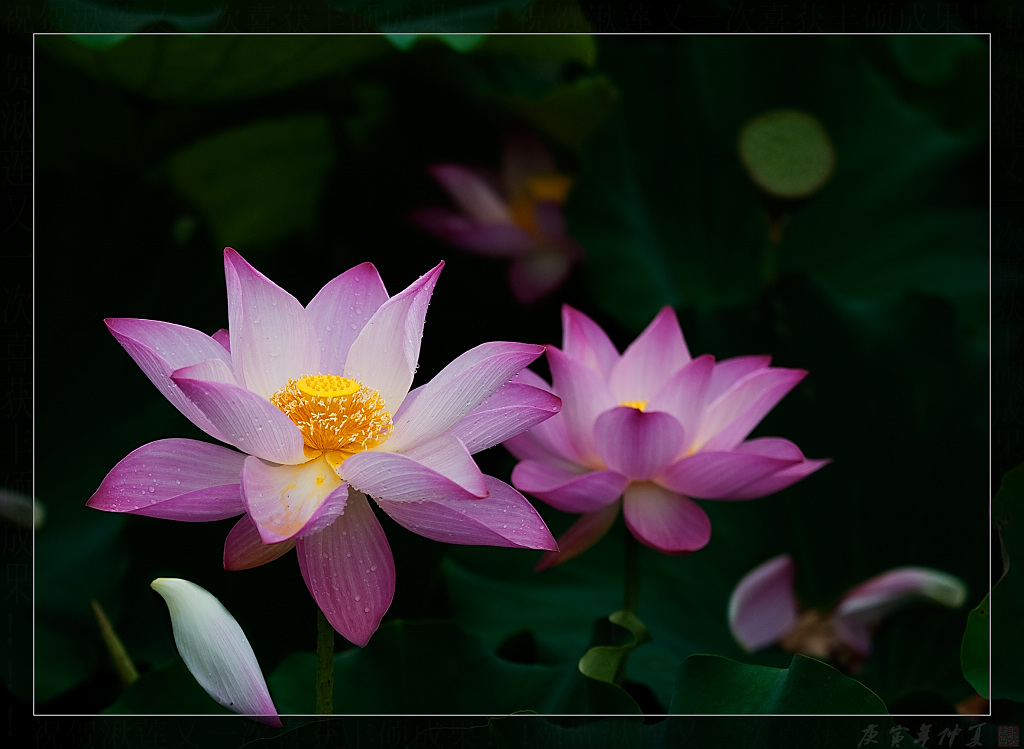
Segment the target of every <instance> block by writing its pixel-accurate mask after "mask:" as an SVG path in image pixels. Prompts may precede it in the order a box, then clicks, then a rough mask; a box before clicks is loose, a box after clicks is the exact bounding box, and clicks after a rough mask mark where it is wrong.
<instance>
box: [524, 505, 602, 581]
mask: <svg viewBox="0 0 1024 749" xmlns="http://www.w3.org/2000/svg"><path fill="white" fill-rule="evenodd" d="M618 515H619V503H618V502H612V503H611V504H610V505H605V506H604V507H602V508H601V509H600V510H595V511H594V512H588V513H585V514H583V515H581V516H580V519H579V520H577V521H576V522H575V523H573V524H572V525H571V526H569V530H567V531H566V532H565V533H563V534H562V536H561V537H560V538H559V539H558V551H549V552H547V553H546V554H544V556H542V557H541V558H540V561H539V562H538V563H537V566H536V568H535V569H536V570H537V571H538V572H540V571H541V570H546V569H548V568H549V567H554V566H556V565H559V564H562V563H564V562H568V561H569V560H570V559H573V558H574V557H577V556H579V555H580V554H582V553H583V552H585V551H586V550H587V549H589V548H590V547H591V546H593V545H594V544H596V543H597V542H598V541H600V540H601V539H602V538H603V537H604V534H605V533H607V532H608V529H609V528H611V527H612V524H613V523H614V522H615V518H617V517H618Z"/></svg>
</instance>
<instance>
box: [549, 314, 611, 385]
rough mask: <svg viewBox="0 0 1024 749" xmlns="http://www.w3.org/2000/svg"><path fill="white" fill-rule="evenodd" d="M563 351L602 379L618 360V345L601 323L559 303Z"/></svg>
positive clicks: (607, 375) (608, 373)
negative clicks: (613, 341)
mask: <svg viewBox="0 0 1024 749" xmlns="http://www.w3.org/2000/svg"><path fill="white" fill-rule="evenodd" d="M562 351H564V352H565V355H566V356H569V357H571V358H573V359H576V360H577V361H580V362H583V364H585V365H587V366H588V367H590V368H591V369H593V370H594V371H595V372H597V373H598V374H600V375H601V376H602V377H604V378H605V379H607V378H608V377H609V376H611V372H612V368H613V367H614V366H615V362H617V361H618V360H619V352H618V349H616V348H615V344H614V343H612V341H611V339H610V338H609V337H608V334H607V333H605V332H604V330H602V329H601V326H600V325H598V324H597V323H596V322H594V321H593V320H591V319H590V318H589V317H587V316H586V315H584V314H583V313H582V312H580V311H579V310H577V309H573V308H572V307H570V306H569V305H568V304H565V305H562Z"/></svg>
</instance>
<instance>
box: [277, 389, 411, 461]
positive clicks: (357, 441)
mask: <svg viewBox="0 0 1024 749" xmlns="http://www.w3.org/2000/svg"><path fill="white" fill-rule="evenodd" d="M270 402H271V403H273V404H274V405H275V406H277V407H278V408H280V409H281V410H282V411H284V413H285V414H286V415H287V416H288V418H289V419H291V420H292V421H293V422H294V423H295V426H297V427H298V428H299V431H300V432H302V439H303V442H305V444H306V447H308V448H310V449H312V450H321V451H324V452H334V451H338V452H342V453H345V454H347V455H352V454H354V453H358V452H362V451H364V450H370V449H372V448H374V447H377V445H379V444H381V443H382V442H384V440H386V439H387V438H388V436H389V435H390V434H391V429H392V423H391V414H390V413H388V410H387V404H385V403H384V399H383V398H382V397H381V395H380V393H379V392H377V391H376V390H374V389H372V388H368V387H366V386H365V385H363V383H361V382H359V380H352V379H349V378H348V377H340V376H338V375H325V374H317V375H310V376H307V377H303V378H301V379H299V380H288V384H287V385H286V386H285V387H283V388H281V389H280V390H278V391H277V392H276V393H274V394H273V395H272V396H271V397H270Z"/></svg>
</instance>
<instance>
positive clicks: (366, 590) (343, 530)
mask: <svg viewBox="0 0 1024 749" xmlns="http://www.w3.org/2000/svg"><path fill="white" fill-rule="evenodd" d="M296 552H297V554H298V558H299V569H300V570H301V571H302V579H303V580H305V581H306V587H307V588H309V592H310V593H311V594H312V595H313V598H314V600H315V601H316V603H317V606H319V607H320V610H321V611H323V612H324V616H326V617H327V621H329V622H330V623H331V626H332V627H334V628H335V629H336V630H338V632H340V633H341V634H342V636H344V637H345V638H346V639H348V640H349V641H351V642H353V643H355V644H356V645H358V646H359V647H363V646H364V645H366V643H367V642H369V641H370V637H371V636H372V635H373V633H374V632H376V631H377V627H378V626H379V625H380V620H381V619H382V618H383V617H384V614H385V613H387V610H388V607H389V606H390V605H391V599H392V598H394V595H395V561H394V558H393V557H392V555H391V547H390V546H389V545H388V540H387V537H385V535H384V530H383V529H382V528H381V527H380V523H379V522H378V521H377V518H376V517H375V516H374V514H373V510H372V509H371V508H370V504H369V502H367V501H366V497H365V496H363V495H362V494H361V493H359V492H356V491H351V492H349V498H348V504H347V505H346V506H345V514H344V515H342V516H341V517H339V518H338V519H337V520H336V521H334V523H332V524H331V525H329V526H327V528H325V529H324V530H322V531H320V532H319V533H314V534H313V535H312V536H307V537H306V538H300V539H299V542H298V544H297V545H296Z"/></svg>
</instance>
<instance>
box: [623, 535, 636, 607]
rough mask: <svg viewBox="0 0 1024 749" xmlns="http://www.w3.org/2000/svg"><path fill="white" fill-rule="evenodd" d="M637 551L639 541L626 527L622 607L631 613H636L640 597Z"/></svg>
mask: <svg viewBox="0 0 1024 749" xmlns="http://www.w3.org/2000/svg"><path fill="white" fill-rule="evenodd" d="M639 551H640V542H639V541H637V540H636V538H635V537H634V536H633V534H632V533H630V532H629V530H628V529H627V530H626V564H625V570H624V578H625V579H624V581H623V600H622V608H624V609H625V610H626V611H629V612H631V613H633V614H635V613H636V606H637V601H638V600H639V598H640V575H639V573H638V571H637V553H638V552H639Z"/></svg>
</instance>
